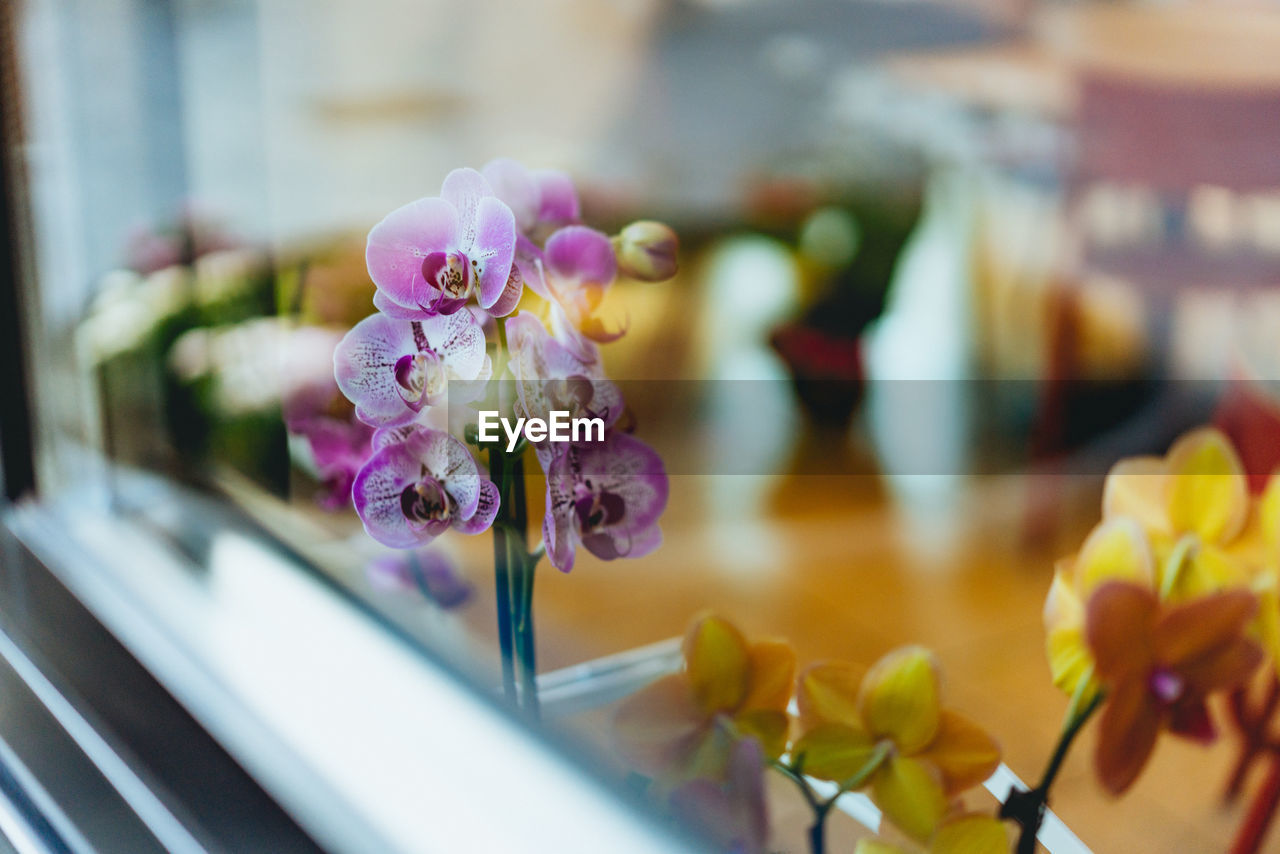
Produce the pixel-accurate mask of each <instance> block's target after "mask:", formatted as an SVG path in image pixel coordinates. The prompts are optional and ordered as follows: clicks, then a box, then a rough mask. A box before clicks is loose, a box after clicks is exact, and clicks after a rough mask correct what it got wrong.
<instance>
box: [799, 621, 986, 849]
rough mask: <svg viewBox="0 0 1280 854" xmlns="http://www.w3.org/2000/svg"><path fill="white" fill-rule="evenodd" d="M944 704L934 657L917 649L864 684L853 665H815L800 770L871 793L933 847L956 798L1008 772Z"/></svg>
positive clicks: (805, 693)
mask: <svg viewBox="0 0 1280 854" xmlns="http://www.w3.org/2000/svg"><path fill="white" fill-rule="evenodd" d="M940 695H941V685H940V680H939V676H938V667H937V663H936V661H935V659H934V657H933V654H932V653H931V652H929V651H928V650H926V649H923V648H922V647H918V646H910V647H903V648H901V649H898V650H895V651H893V652H890V653H889V654H888V655H886V656H885V657H884V658H882V659H880V661H879V662H877V663H876V664H875V666H873V667H872V668H871V670H870V671H869V672H868V673H867V674H866V675H865V677H864V676H862V674H861V672H860V671H859V669H858V668H856V667H854V666H852V665H848V664H843V663H838V662H831V663H824V664H818V665H814V666H812V667H810V668H808V669H807V670H805V671H804V673H802V674H801V676H800V678H799V680H798V685H797V694H796V700H797V703H798V704H799V708H800V723H801V728H802V730H803V735H801V737H800V738H799V740H798V741H797V742H796V743H795V745H794V746H793V747H792V756H793V757H794V763H795V764H797V765H798V766H799V767H800V769H801V770H803V772H804V773H805V774H808V775H810V776H813V777H817V778H820V779H824V780H833V781H835V782H838V783H842V784H848V783H849V781H853V780H856V781H858V785H856V786H854V785H851V786H850V787H851V788H861V787H862V786H866V787H868V788H869V790H870V791H869V793H870V796H871V799H872V800H873V801H874V802H875V803H876V805H877V806H879V807H880V809H881V811H883V812H884V814H885V817H886V818H888V819H889V821H891V822H892V823H893V824H894V825H896V826H897V827H899V828H901V829H902V830H903V831H904V832H905V833H906V834H908V835H909V836H911V837H912V838H914V839H917V840H920V841H924V840H927V839H929V838H930V837H931V836H932V835H933V833H934V831H935V830H936V829H937V828H938V825H939V823H940V822H941V821H942V819H943V817H944V816H945V815H946V813H947V810H948V808H949V806H950V802H951V798H953V797H954V796H955V795H956V794H958V793H959V792H961V791H963V790H965V789H967V788H970V787H972V786H975V785H977V784H979V783H981V782H982V781H983V780H985V779H986V778H987V777H989V776H990V775H991V773H992V772H993V771H995V769H996V767H997V766H998V765H999V764H1000V748H999V746H998V745H997V744H996V743H995V741H993V740H992V738H991V737H990V736H989V735H987V734H986V732H984V731H983V730H982V729H981V728H980V727H979V726H978V725H977V724H975V723H972V722H971V721H969V720H968V719H967V718H965V717H963V716H961V715H958V714H956V713H955V712H952V711H950V710H948V709H944V708H942V705H941V696H940ZM868 769H872V770H870V771H869V770H868Z"/></svg>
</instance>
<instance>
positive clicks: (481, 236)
mask: <svg viewBox="0 0 1280 854" xmlns="http://www.w3.org/2000/svg"><path fill="white" fill-rule="evenodd" d="M475 227H476V234H475V243H474V244H473V245H472V246H471V248H470V250H469V251H468V253H467V257H468V258H470V259H471V261H472V262H474V263H475V264H476V267H477V270H478V271H479V278H478V281H477V284H476V290H477V291H478V295H479V299H480V306H481V307H482V308H486V309H487V308H489V307H490V306H492V305H494V304H495V303H496V302H498V300H499V299H501V298H502V295H503V292H504V291H505V290H506V287H507V281H508V280H509V279H510V278H511V265H512V262H513V261H514V260H515V257H516V221H515V217H514V216H513V215H512V213H511V208H509V207H507V206H506V205H504V204H503V203H502V202H500V201H498V200H497V199H495V198H493V197H492V196H490V197H486V198H483V199H481V200H480V204H479V206H478V208H477V211H476V225H475Z"/></svg>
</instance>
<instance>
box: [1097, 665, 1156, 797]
mask: <svg viewBox="0 0 1280 854" xmlns="http://www.w3.org/2000/svg"><path fill="white" fill-rule="evenodd" d="M1159 732H1160V715H1159V711H1158V710H1157V708H1156V707H1155V705H1154V704H1153V703H1152V702H1151V699H1150V697H1149V695H1148V693H1147V686H1146V683H1145V680H1142V679H1129V680H1126V681H1124V682H1122V683H1120V684H1119V685H1118V686H1117V687H1116V688H1115V689H1114V690H1113V691H1112V693H1111V694H1110V695H1109V696H1108V699H1107V704H1106V707H1105V708H1104V709H1103V712H1102V720H1101V722H1100V724H1099V727H1098V745H1097V749H1096V751H1095V752H1094V759H1093V761H1094V768H1095V769H1096V771H1097V773H1098V780H1099V781H1100V782H1101V783H1102V786H1103V788H1105V789H1106V790H1107V791H1108V792H1110V793H1111V794H1113V795H1119V794H1120V793H1122V792H1124V791H1125V790H1126V789H1128V788H1129V786H1131V785H1133V781H1134V780H1136V779H1138V775H1139V774H1140V773H1142V769H1143V767H1144V766H1145V765H1146V764H1147V760H1148V759H1149V758H1150V757H1151V751H1152V750H1154V749H1155V745H1156V736H1157V735H1158V734H1159Z"/></svg>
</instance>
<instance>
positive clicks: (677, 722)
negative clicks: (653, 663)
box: [613, 616, 795, 780]
mask: <svg viewBox="0 0 1280 854" xmlns="http://www.w3.org/2000/svg"><path fill="white" fill-rule="evenodd" d="M794 674H795V653H794V652H793V651H792V650H791V647H789V646H788V645H787V644H785V643H783V642H781V641H772V640H765V641H756V642H754V643H748V642H747V641H746V639H745V638H744V637H743V636H742V633H741V632H739V631H738V630H737V629H736V628H735V627H734V626H733V625H732V624H731V623H729V622H728V621H727V620H725V619H723V618H721V617H717V616H706V617H702V618H700V619H698V620H697V621H696V622H695V623H694V624H693V625H692V626H691V627H690V629H689V631H688V633H687V634H686V635H685V639H684V668H683V669H682V670H681V671H680V672H679V673H673V674H671V675H670V676H665V677H663V678H661V679H659V680H657V681H656V682H654V683H652V684H651V685H649V686H648V687H646V688H643V689H641V690H640V691H638V692H637V693H635V694H633V695H632V696H631V697H629V698H627V699H626V700H624V701H623V703H622V705H621V706H619V708H618V710H617V712H616V713H615V715H614V720H613V730H614V738H615V741H616V743H617V745H618V748H619V750H620V752H621V753H622V755H623V756H624V757H625V758H626V759H627V761H629V762H630V763H631V764H633V765H634V766H635V767H636V768H637V769H638V770H640V771H641V772H643V773H645V774H648V775H649V776H652V777H659V778H664V779H668V780H671V779H676V780H679V779H687V778H689V777H693V776H703V777H715V776H717V772H718V770H720V768H721V767H722V766H723V765H724V763H725V761H726V757H727V750H726V747H727V746H728V745H730V744H731V742H732V739H726V738H725V737H724V736H725V732H726V730H728V731H730V732H732V734H734V735H735V736H751V737H754V738H756V739H758V740H759V742H760V746H761V748H762V749H763V752H764V757H765V758H766V759H769V760H771V759H776V758H778V757H779V756H781V755H782V753H783V751H785V750H786V742H787V730H788V727H789V718H788V717H787V711H786V709H787V704H788V703H789V702H790V699H791V685H792V680H793V678H794Z"/></svg>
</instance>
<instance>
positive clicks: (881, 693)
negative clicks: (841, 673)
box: [858, 646, 941, 755]
mask: <svg viewBox="0 0 1280 854" xmlns="http://www.w3.org/2000/svg"><path fill="white" fill-rule="evenodd" d="M940 693H941V685H940V684H939V680H938V665H937V661H936V660H935V659H934V657H933V653H931V652H930V651H929V650H927V649H925V648H924V647H920V646H907V647H902V648H900V649H896V650H894V651H893V652H890V653H889V654H888V655H885V656H884V657H883V658H881V659H880V660H879V661H878V662H876V664H875V666H873V667H872V668H871V671H870V672H869V673H867V676H866V678H865V679H864V680H862V690H861V692H860V693H859V695H858V710H859V711H860V713H861V716H862V720H863V722H864V723H865V724H866V726H867V729H868V730H870V731H871V733H872V734H873V735H875V736H876V737H878V738H890V739H892V740H893V742H894V743H895V744H896V745H897V747H898V750H900V751H901V752H902V753H904V754H906V755H910V754H913V753H916V752H917V751H919V750H922V749H923V748H924V747H925V746H926V745H927V744H928V743H929V742H930V741H932V740H933V738H934V735H935V734H936V733H937V731H938V722H939V717H940V712H941V706H940V701H939V695H940Z"/></svg>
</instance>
